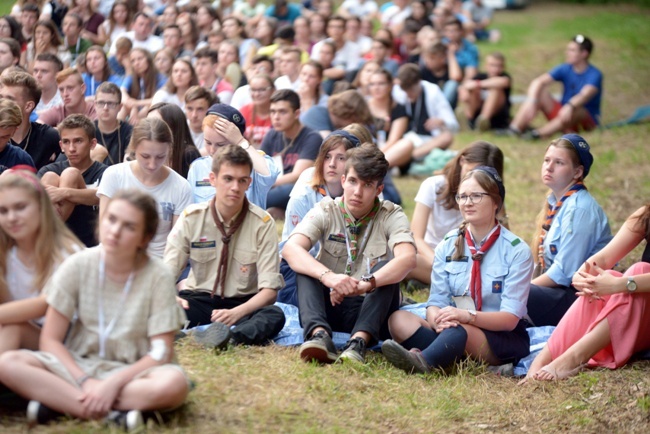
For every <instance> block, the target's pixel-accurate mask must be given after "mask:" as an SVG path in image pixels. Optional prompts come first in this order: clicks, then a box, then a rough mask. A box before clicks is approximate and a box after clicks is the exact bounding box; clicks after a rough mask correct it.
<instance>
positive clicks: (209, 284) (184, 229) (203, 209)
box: [164, 202, 284, 298]
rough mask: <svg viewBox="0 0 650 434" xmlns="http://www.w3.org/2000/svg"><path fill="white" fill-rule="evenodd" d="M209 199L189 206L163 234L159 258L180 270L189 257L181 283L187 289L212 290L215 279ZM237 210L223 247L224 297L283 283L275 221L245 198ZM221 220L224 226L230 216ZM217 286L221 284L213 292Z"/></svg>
mask: <svg viewBox="0 0 650 434" xmlns="http://www.w3.org/2000/svg"><path fill="white" fill-rule="evenodd" d="M211 204H212V202H203V203H198V204H194V205H191V206H189V207H188V208H187V209H186V210H185V212H183V214H182V215H181V216H180V217H179V219H178V221H177V222H176V224H175V225H174V228H173V229H172V232H171V233H170V234H169V238H168V239H167V247H166V249H165V257H164V261H165V263H166V264H167V265H169V266H170V267H171V269H172V270H174V272H175V273H176V274H180V272H181V270H183V269H184V268H185V266H186V264H187V261H188V259H189V261H190V267H191V270H190V274H189V275H188V277H187V281H186V284H185V286H186V289H188V290H191V291H200V292H208V293H209V292H212V290H213V288H214V283H215V280H216V278H217V270H218V268H219V261H220V260H221V250H222V247H223V241H222V235H221V232H220V231H219V229H218V228H217V225H216V224H215V222H214V219H213V217H212V210H211V209H210V205H211ZM213 206H214V205H213ZM241 212H245V213H247V215H246V217H245V218H244V221H243V223H242V225H241V226H240V227H239V229H238V230H237V232H235V234H234V235H233V236H232V239H231V241H230V245H229V249H228V270H227V275H226V280H225V284H224V297H226V298H232V297H245V296H250V295H253V294H256V293H257V292H259V291H260V290H261V289H264V288H270V289H275V290H278V289H281V288H282V287H283V286H284V280H283V279H282V275H281V274H280V272H279V271H280V256H279V255H278V233H277V229H276V227H275V221H274V220H273V219H272V218H271V216H270V215H269V214H268V213H267V212H266V211H264V210H263V209H261V208H259V207H257V206H255V205H253V204H251V203H249V205H248V209H243V210H242V211H241ZM218 218H221V217H218ZM233 221H234V219H233ZM223 223H224V226H225V227H226V230H228V227H229V226H230V224H232V221H231V222H229V223H230V224H226V223H225V222H223ZM220 291H221V288H220V289H219V292H218V293H217V294H220Z"/></svg>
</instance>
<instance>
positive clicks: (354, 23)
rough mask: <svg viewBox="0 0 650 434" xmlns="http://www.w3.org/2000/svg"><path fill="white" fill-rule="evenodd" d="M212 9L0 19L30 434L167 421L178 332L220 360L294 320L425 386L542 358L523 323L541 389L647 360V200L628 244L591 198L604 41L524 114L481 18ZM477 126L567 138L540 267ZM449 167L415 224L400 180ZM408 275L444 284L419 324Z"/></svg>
mask: <svg viewBox="0 0 650 434" xmlns="http://www.w3.org/2000/svg"><path fill="white" fill-rule="evenodd" d="M181 3H182V5H181ZM215 3H217V7H214V3H212V2H208V1H199V0H192V1H184V2H178V4H177V3H176V2H170V1H163V0H150V1H145V2H138V1H137V0H114V1H99V2H98V1H93V0H70V1H65V0H57V1H53V2H48V1H43V0H19V1H18V2H17V3H16V5H15V6H14V7H13V8H12V10H11V15H7V16H4V17H0V170H1V171H2V172H3V173H2V174H1V175H0V382H2V383H3V384H4V385H6V386H7V387H9V388H10V389H12V390H13V391H15V392H16V393H18V394H19V395H21V396H22V397H24V398H27V399H28V400H29V405H28V407H27V417H28V420H29V422H30V423H32V424H36V423H44V422H46V421H48V420H51V419H53V418H56V417H58V416H60V415H62V414H67V415H71V416H74V417H77V418H80V419H100V418H107V419H109V420H111V421H113V422H115V423H118V424H120V425H121V426H124V427H126V428H128V429H132V428H135V427H137V426H139V425H141V424H142V423H143V420H142V417H143V413H146V412H147V411H150V410H171V409H174V408H176V407H178V406H179V405H180V404H182V403H183V402H184V400H185V398H186V396H187V394H188V392H189V389H190V387H189V384H190V383H189V380H188V377H187V375H186V373H185V372H184V371H183V370H182V368H180V366H179V365H178V364H176V362H175V360H176V359H175V357H174V344H173V341H174V337H175V334H176V333H177V332H178V331H179V330H180V329H181V327H182V325H183V324H185V326H186V327H188V326H189V327H192V328H193V327H197V329H196V331H194V332H193V333H192V334H193V336H194V338H195V339H196V340H197V341H198V342H199V343H201V344H204V345H205V346H207V347H211V348H217V349H226V348H228V346H231V345H265V344H267V343H269V342H271V341H272V340H273V339H274V337H276V336H277V335H278V333H279V332H280V331H281V330H282V329H283V327H284V325H285V321H286V318H285V313H284V311H283V310H282V309H281V308H280V307H278V306H277V305H275V303H276V301H277V302H281V303H285V304H291V305H294V306H296V307H297V309H298V316H299V319H300V324H301V325H302V328H303V343H302V345H301V346H300V348H299V350H298V353H299V356H300V358H301V359H303V360H305V361H315V362H316V363H323V364H326V363H334V362H339V361H347V362H352V363H365V357H366V350H367V349H368V348H371V347H373V346H375V345H378V344H379V343H380V342H382V341H383V344H382V345H381V350H382V352H383V354H384V355H385V357H386V359H387V360H388V361H389V362H390V363H391V364H393V365H394V366H396V367H397V368H399V369H402V370H404V371H406V372H408V373H423V374H426V373H428V372H430V371H432V370H436V369H438V370H443V371H447V372H449V371H450V370H451V369H452V368H453V366H454V364H455V362H457V361H459V360H461V359H463V358H467V357H469V358H472V359H476V360H478V361H480V362H483V363H486V364H488V365H493V366H499V365H505V364H508V363H516V362H517V361H519V360H520V359H522V358H524V357H526V356H527V355H529V352H530V340H529V336H528V333H527V331H526V329H527V328H528V327H532V326H545V325H551V326H557V327H556V328H555V331H554V332H553V334H552V335H551V337H550V339H549V341H548V344H547V346H546V347H545V348H544V349H543V350H542V351H541V353H540V354H539V355H538V356H537V358H536V359H535V360H534V362H533V363H532V366H531V368H530V370H529V372H528V375H527V377H526V378H525V379H524V380H522V382H529V381H533V380H558V379H563V378H567V377H569V376H571V375H575V374H576V373H577V372H579V371H580V370H582V369H584V368H585V367H587V366H588V367H597V366H603V367H608V368H612V369H613V368H618V367H620V366H623V365H624V364H625V363H626V362H627V361H628V360H629V359H630V358H631V357H632V355H633V354H635V353H636V352H638V351H641V350H645V349H648V348H649V347H650V330H646V329H647V328H648V327H650V320H649V319H650V318H648V312H650V309H647V308H646V303H647V302H648V300H650V299H649V298H648V297H649V296H648V293H650V252H649V249H648V248H646V251H645V252H644V255H643V262H641V263H639V264H636V265H634V266H632V267H631V268H630V269H629V270H627V272H625V274H620V273H617V272H614V271H611V270H610V269H611V268H612V267H613V266H614V265H615V264H616V263H617V261H619V260H620V259H621V258H622V257H624V256H625V255H626V254H628V253H630V251H631V250H632V249H633V248H634V247H635V246H636V245H637V244H639V243H641V242H642V241H643V240H646V243H647V242H648V240H650V208H649V206H645V207H642V208H640V209H639V210H637V211H636V212H634V213H633V214H632V215H631V216H630V217H629V218H628V220H627V221H626V223H625V224H624V225H623V227H622V228H621V230H620V231H619V233H618V234H616V236H615V237H612V234H611V230H610V227H609V223H608V220H607V216H606V214H605V211H604V210H603V209H602V208H601V206H600V205H599V204H598V203H597V201H596V200H595V198H594V197H593V196H591V194H590V193H589V190H588V188H587V185H586V184H587V181H585V180H586V178H587V175H588V174H589V172H590V169H591V167H592V165H593V164H595V162H594V157H593V155H592V153H591V149H590V146H589V144H588V143H587V140H586V139H585V138H584V137H583V136H581V135H579V134H577V133H580V131H581V130H585V131H589V130H591V129H594V128H596V127H597V126H598V124H599V122H600V105H601V97H602V74H601V72H600V71H599V70H598V69H597V68H596V67H595V66H594V65H592V64H591V63H590V60H589V59H590V55H591V53H592V50H593V48H594V44H593V42H592V40H591V39H589V38H588V37H586V36H584V35H577V36H575V37H573V38H572V39H571V40H570V41H568V44H567V46H566V52H565V53H566V54H565V55H566V61H565V63H563V64H561V65H558V66H557V67H554V68H553V69H552V70H550V71H549V72H546V73H541V75H539V76H538V77H537V78H536V79H534V80H533V81H532V82H531V83H530V85H529V87H528V90H527V95H526V97H525V100H524V102H523V103H522V104H521V105H520V106H519V108H518V110H517V112H516V113H514V116H511V112H510V110H511V101H510V99H511V88H512V79H513V78H512V77H511V75H510V74H508V72H506V65H507V63H506V58H505V57H504V55H503V54H502V53H500V52H497V51H490V52H488V53H485V56H484V59H485V60H484V67H483V68H482V67H481V65H480V64H479V58H480V57H479V47H481V49H483V48H485V47H486V45H484V44H485V43H486V41H496V40H498V39H499V38H500V37H501V35H500V33H499V32H498V31H497V30H495V29H492V28H491V20H492V11H491V10H490V9H489V8H487V7H486V6H485V5H483V2H482V1H480V0H468V1H465V2H462V1H453V0H440V1H438V2H434V1H428V0H417V1H414V2H407V1H406V0H394V1H393V2H389V3H387V4H386V5H383V6H381V7H380V6H379V5H378V4H377V3H376V2H375V1H374V0H345V1H343V2H342V4H341V5H340V7H338V9H336V8H335V7H334V3H333V2H332V1H330V0H320V1H315V0H312V1H309V2H303V3H302V4H298V3H290V2H287V1H286V0H276V1H274V2H273V3H272V4H271V5H270V6H268V7H267V6H265V5H263V4H261V3H260V2H257V1H250V0H240V1H236V2H234V4H233V2H220V3H219V2H215ZM436 3H437V4H436ZM434 5H435V7H434ZM477 41H479V42H481V43H482V44H481V45H477ZM483 71H484V72H483ZM540 72H541V71H540ZM553 82H560V83H562V85H563V94H562V96H561V99H560V100H559V101H558V100H555V99H554V97H553V96H552V95H551V93H550V91H549V87H550V85H551V84H552V83H553ZM539 112H541V113H542V114H543V115H545V116H546V118H547V120H548V122H546V123H545V124H543V125H540V126H538V127H536V128H535V127H533V125H532V123H533V122H534V121H535V117H536V115H537V114H538V113H539ZM460 129H476V130H479V131H481V132H487V131H490V130H499V131H500V132H501V133H503V134H508V135H511V136H515V137H522V138H526V139H531V140H539V139H543V140H545V141H546V142H548V147H547V148H546V151H545V154H544V158H543V161H541V182H542V184H543V185H544V186H546V187H548V190H549V192H548V195H547V197H546V198H544V200H543V205H542V212H541V213H540V217H539V221H537V222H536V233H535V235H534V236H533V237H532V243H531V246H532V248H531V247H529V245H528V243H526V242H525V241H524V240H525V239H528V238H531V237H530V234H523V235H528V236H526V237H520V236H518V235H515V234H513V233H512V232H510V230H509V227H508V220H507V214H506V212H505V198H506V187H505V185H506V183H505V180H504V164H505V163H504V155H503V152H502V151H501V150H500V149H499V148H498V147H497V146H495V145H494V144H492V143H489V142H488V141H484V140H481V141H476V142H473V143H471V144H469V145H468V146H465V147H464V148H462V149H458V148H460V146H458V145H457V142H458V141H457V140H456V138H457V133H458V131H459V130H460ZM455 145H456V146H455ZM454 148H455V149H457V151H455V155H454V156H452V157H450V159H448V161H447V160H445V161H443V162H442V163H441V164H440V166H439V169H441V171H440V172H439V174H436V175H434V174H433V172H431V173H430V175H432V176H431V177H429V178H427V179H425V180H424V181H423V182H422V183H421V186H420V188H419V191H418V194H417V196H416V197H415V202H416V205H415V210H414V212H413V215H412V218H411V219H410V220H409V218H408V217H407V215H406V213H405V212H404V210H403V209H402V208H401V207H400V203H401V197H400V192H399V191H398V190H397V188H396V187H395V184H394V182H393V180H392V177H393V176H397V175H398V174H399V173H405V172H407V171H408V170H409V167H410V166H411V165H413V164H420V163H422V162H424V161H429V160H431V159H433V158H435V157H436V156H437V155H439V152H442V151H444V150H449V149H454ZM541 199H542V198H541V197H540V202H541ZM275 220H284V230H283V231H282V236H281V239H280V238H279V236H278V235H279V234H278V229H277V226H276V225H275ZM408 280H414V281H418V282H422V284H424V285H425V286H428V287H430V295H429V298H428V301H427V302H426V303H424V305H423V307H424V308H425V313H424V314H422V315H420V314H416V313H413V312H407V311H405V310H401V309H400V306H402V304H403V300H402V295H401V292H400V283H402V282H406V281H408ZM623 331H625V332H623ZM631 331H633V332H631ZM334 332H343V333H348V334H349V335H350V336H349V339H348V340H347V342H345V345H344V346H343V348H342V350H341V351H339V350H338V349H337V347H336V346H335V344H334V341H333V334H334ZM66 336H67V338H66ZM621 337H624V338H621ZM620 339H622V340H620ZM19 349H23V350H29V351H16V350H19ZM54 390H56V393H52V392H53V391H54ZM161 390H164V391H165V393H161V392H160V391H161Z"/></svg>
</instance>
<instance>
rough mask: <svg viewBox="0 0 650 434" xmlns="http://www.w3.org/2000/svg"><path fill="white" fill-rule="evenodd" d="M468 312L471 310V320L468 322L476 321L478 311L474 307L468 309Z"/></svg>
mask: <svg viewBox="0 0 650 434" xmlns="http://www.w3.org/2000/svg"><path fill="white" fill-rule="evenodd" d="M467 312H469V316H470V318H469V322H468V323H467V324H474V321H476V311H475V310H474V309H467Z"/></svg>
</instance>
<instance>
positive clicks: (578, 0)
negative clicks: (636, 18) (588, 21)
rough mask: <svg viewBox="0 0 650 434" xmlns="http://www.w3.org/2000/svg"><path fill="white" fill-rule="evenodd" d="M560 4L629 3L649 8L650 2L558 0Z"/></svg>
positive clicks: (645, 0)
mask: <svg viewBox="0 0 650 434" xmlns="http://www.w3.org/2000/svg"><path fill="white" fill-rule="evenodd" d="M558 1H559V2H560V3H579V4H592V5H604V4H620V3H630V4H635V5H639V6H645V7H649V6H650V0H558Z"/></svg>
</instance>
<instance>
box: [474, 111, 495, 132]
mask: <svg viewBox="0 0 650 434" xmlns="http://www.w3.org/2000/svg"><path fill="white" fill-rule="evenodd" d="M476 126H477V127H478V130H479V131H480V132H482V133H484V132H486V131H488V130H489V129H490V128H491V127H492V122H490V119H488V118H484V117H483V116H481V115H479V116H478V117H477V118H476Z"/></svg>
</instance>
